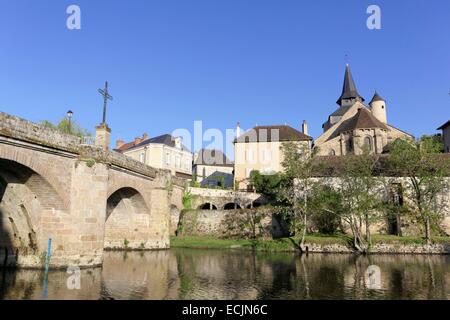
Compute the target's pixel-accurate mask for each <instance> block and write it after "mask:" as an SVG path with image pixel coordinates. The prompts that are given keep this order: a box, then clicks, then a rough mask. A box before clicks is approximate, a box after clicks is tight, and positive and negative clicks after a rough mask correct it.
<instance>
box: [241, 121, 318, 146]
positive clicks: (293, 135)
mask: <svg viewBox="0 0 450 320" xmlns="http://www.w3.org/2000/svg"><path fill="white" fill-rule="evenodd" d="M311 140H312V137H310V136H308V135H306V134H304V133H302V132H300V131H298V130H296V129H294V128H292V127H290V126H287V125H277V126H256V127H254V128H253V129H251V130H249V131H247V132H245V133H244V134H242V135H240V136H239V137H238V138H237V139H235V142H244V143H245V142H274V141H275V142H276V141H311Z"/></svg>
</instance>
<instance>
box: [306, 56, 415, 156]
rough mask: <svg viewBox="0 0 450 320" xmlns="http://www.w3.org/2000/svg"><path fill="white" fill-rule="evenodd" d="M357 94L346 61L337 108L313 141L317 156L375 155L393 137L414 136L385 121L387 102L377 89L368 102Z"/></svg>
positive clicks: (381, 151)
mask: <svg viewBox="0 0 450 320" xmlns="http://www.w3.org/2000/svg"><path fill="white" fill-rule="evenodd" d="M364 101H365V100H364V98H363V97H362V96H361V95H360V94H359V93H358V90H357V89H356V85H355V82H354V80H353V77H352V73H351V71H350V67H349V65H348V64H347V66H346V68H345V76H344V85H343V88H342V94H341V96H340V97H339V99H338V100H337V102H336V103H337V104H338V105H339V107H338V108H337V109H336V110H335V111H334V112H333V113H331V114H330V115H329V116H328V119H327V121H326V122H325V123H324V124H323V125H322V128H323V133H322V135H320V136H319V137H318V138H317V139H316V140H315V141H314V149H315V151H316V154H317V155H319V156H320V155H322V156H341V155H346V154H361V153H362V152H363V150H365V149H367V150H368V151H370V152H372V153H376V154H381V153H383V151H385V147H386V145H388V144H389V143H390V142H392V141H394V140H396V139H410V140H411V139H414V136H412V135H411V134H409V133H407V132H405V131H403V130H400V129H398V128H396V127H394V126H392V125H391V124H389V123H388V121H387V104H386V100H384V99H383V98H382V97H381V96H380V95H379V94H378V93H377V92H375V94H374V95H373V97H372V100H371V101H370V102H369V104H368V105H366V104H365V103H364Z"/></svg>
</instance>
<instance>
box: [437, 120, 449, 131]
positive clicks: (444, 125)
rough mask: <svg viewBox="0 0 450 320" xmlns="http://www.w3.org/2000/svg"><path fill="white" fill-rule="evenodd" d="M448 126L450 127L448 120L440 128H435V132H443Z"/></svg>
mask: <svg viewBox="0 0 450 320" xmlns="http://www.w3.org/2000/svg"><path fill="white" fill-rule="evenodd" d="M448 126H450V120H448V121H447V122H446V123H444V124H443V125H442V126H440V127H439V128H437V129H436V130H444V129H445V128H447V127H448Z"/></svg>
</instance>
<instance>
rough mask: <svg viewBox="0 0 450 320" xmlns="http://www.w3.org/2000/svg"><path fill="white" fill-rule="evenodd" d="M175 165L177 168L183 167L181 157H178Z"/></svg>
mask: <svg viewBox="0 0 450 320" xmlns="http://www.w3.org/2000/svg"><path fill="white" fill-rule="evenodd" d="M175 165H176V166H177V168H180V167H181V160H180V157H179V156H177V157H176V158H175Z"/></svg>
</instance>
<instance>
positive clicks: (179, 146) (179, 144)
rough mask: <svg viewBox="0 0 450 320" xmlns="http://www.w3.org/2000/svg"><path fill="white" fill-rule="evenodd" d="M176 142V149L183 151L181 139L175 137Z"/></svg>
mask: <svg viewBox="0 0 450 320" xmlns="http://www.w3.org/2000/svg"><path fill="white" fill-rule="evenodd" d="M174 141H175V148H177V149H181V137H175V138H174Z"/></svg>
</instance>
